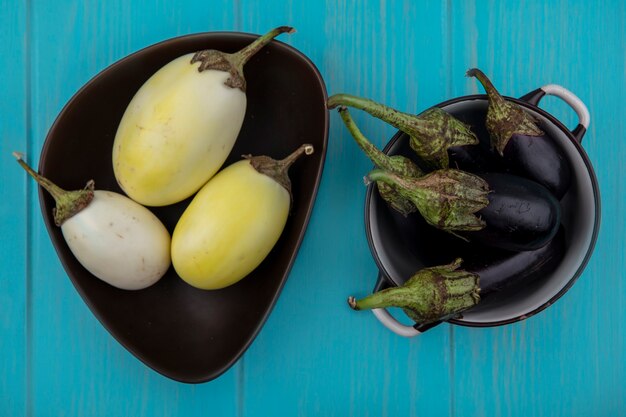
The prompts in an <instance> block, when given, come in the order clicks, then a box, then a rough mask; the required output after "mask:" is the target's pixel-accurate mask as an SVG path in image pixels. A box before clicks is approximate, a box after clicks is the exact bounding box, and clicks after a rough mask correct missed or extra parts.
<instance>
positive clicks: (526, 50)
mask: <svg viewBox="0 0 626 417" xmlns="http://www.w3.org/2000/svg"><path fill="white" fill-rule="evenodd" d="M596 6H597V5H594V4H592V3H587V2H564V1H561V2H556V1H555V2H543V1H525V2H507V3H506V4H504V3H502V2H488V3H487V2H485V3H482V2H481V3H480V5H479V4H471V3H468V2H462V1H458V2H454V3H453V10H454V12H453V25H452V26H453V28H454V32H453V37H452V39H453V40H454V42H453V44H454V47H453V50H452V56H453V57H454V60H455V62H454V65H453V66H452V68H453V69H454V72H455V74H454V75H453V76H452V75H451V80H453V91H454V93H455V94H456V95H461V94H466V93H472V92H475V91H476V82H475V81H474V80H467V79H463V70H464V69H466V67H470V66H478V67H480V68H482V69H483V70H484V71H485V72H486V73H487V74H489V75H490V76H492V77H493V78H492V79H493V81H494V83H496V85H497V86H499V88H500V89H501V92H502V93H503V94H507V95H511V96H514V97H517V96H521V95H523V94H525V93H526V92H528V91H531V90H534V89H535V88H538V87H540V86H542V85H545V84H550V83H557V84H561V85H563V86H565V87H566V88H568V89H570V90H571V91H573V92H574V93H575V94H577V95H578V96H579V97H580V98H581V99H582V100H583V101H584V102H585V103H586V104H587V105H588V107H589V108H590V110H591V126H590V129H589V132H588V133H587V135H586V136H585V138H584V139H583V145H584V148H585V149H586V151H587V152H588V154H589V156H590V158H591V161H592V162H593V164H594V166H595V167H596V174H597V176H598V180H599V182H600V192H601V195H602V205H603V207H602V227H601V232H600V238H599V241H598V244H597V247H596V250H595V254H594V256H593V257H592V259H591V262H590V264H589V266H588V267H587V269H586V271H585V273H583V275H582V276H581V277H580V279H579V281H578V282H577V283H576V284H575V285H574V287H573V288H572V289H571V290H570V291H569V292H568V293H567V294H566V295H565V296H564V297H563V298H562V299H561V300H560V301H559V302H558V303H556V304H555V305H553V306H551V307H550V308H549V309H548V310H546V311H544V312H542V313H541V314H539V315H538V316H535V317H532V318H530V319H528V320H526V321H524V322H522V323H519V324H515V325H511V326H507V327H502V328H495V329H489V330H481V329H463V328H458V329H455V334H454V340H455V344H454V358H455V361H454V368H455V376H456V378H455V384H456V387H455V393H456V395H455V403H454V408H455V410H456V413H455V414H457V415H467V414H469V413H471V414H473V415H484V416H491V415H503V416H518V415H519V416H522V415H533V416H590V415H597V416H613V415H623V414H624V413H626V409H625V406H626V404H625V400H624V399H625V398H626V386H625V381H626V362H625V361H624V354H625V349H624V347H625V346H624V345H625V342H626V326H625V325H624V323H623V320H622V319H621V318H620V315H621V314H620V313H619V312H622V311H624V303H625V296H626V293H625V289H626V286H625V285H624V276H623V272H622V271H623V270H624V267H626V261H625V258H624V255H623V253H624V243H623V242H624V235H625V234H626V224H625V223H624V219H623V216H622V215H620V213H621V209H623V207H624V201H625V198H624V194H623V190H624V187H625V186H626V184H625V183H624V180H623V179H622V177H621V176H620V175H619V174H618V173H619V172H623V163H622V162H621V160H622V159H623V158H624V155H626V148H625V145H624V134H623V131H624V130H623V129H624V121H623V117H621V116H618V112H616V109H618V108H622V107H623V106H621V105H620V104H618V103H620V101H621V100H622V99H623V97H624V96H625V93H626V82H625V81H626V79H625V72H624V61H625V55H624V50H625V47H626V44H625V39H626V38H625V36H624V34H625V32H624V26H623V22H624V21H625V19H626V16H625V15H624V4H623V2H619V1H615V2H607V3H603V5H602V7H600V8H598V7H596ZM600 28H601V29H600ZM541 106H542V107H543V108H545V109H547V110H548V111H549V112H551V113H552V114H554V115H555V116H557V117H558V118H559V119H560V120H562V121H563V122H564V123H565V124H566V125H568V126H570V127H572V128H573V127H574V126H575V125H576V123H577V121H576V115H575V113H574V112H573V111H572V110H571V109H570V108H569V107H568V106H567V105H565V104H564V103H563V102H561V101H560V100H558V99H556V98H548V99H546V100H543V101H542V103H541Z"/></svg>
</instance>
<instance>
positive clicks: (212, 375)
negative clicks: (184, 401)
mask: <svg viewBox="0 0 626 417" xmlns="http://www.w3.org/2000/svg"><path fill="white" fill-rule="evenodd" d="M259 36H261V35H259V34H256V33H250V32H240V31H215V32H197V33H190V34H186V35H181V36H175V37H172V38H167V39H164V40H162V41H159V42H156V43H153V44H150V45H148V46H145V47H143V48H141V49H138V50H136V51H134V52H132V53H129V54H128V55H125V56H123V57H122V58H119V59H117V60H116V61H115V62H113V63H111V64H110V65H108V66H106V67H105V68H103V69H101V70H100V71H98V73H97V74H96V75H94V76H93V77H91V78H90V79H89V80H88V81H87V82H85V83H84V84H83V85H82V86H81V87H80V88H79V89H78V90H77V91H76V92H75V93H74V94H73V95H72V97H71V98H70V99H69V100H68V101H67V102H66V103H65V105H64V106H63V108H62V109H61V111H60V112H59V114H58V115H57V116H56V118H55V119H54V122H53V123H52V125H51V126H50V128H49V130H48V133H47V134H46V137H45V139H44V143H43V146H42V149H41V153H40V157H39V161H38V170H39V171H40V172H41V167H42V166H45V161H46V158H47V155H48V153H49V152H50V149H51V142H52V141H51V138H52V137H53V136H55V135H56V134H57V133H56V130H57V129H58V125H59V121H60V120H62V119H63V118H64V117H65V116H66V114H67V113H68V112H69V111H70V108H71V107H72V106H73V105H74V102H75V101H76V100H77V99H78V97H80V96H81V95H82V94H84V93H85V91H86V90H87V89H88V88H90V86H91V85H93V84H94V83H97V82H99V81H100V80H101V79H102V78H103V77H105V76H106V73H108V72H109V71H112V70H115V69H116V68H117V67H118V66H120V65H122V64H123V63H125V62H127V61H129V60H132V59H137V58H138V57H140V56H141V55H144V54H147V53H151V52H152V51H153V50H155V49H158V48H161V47H164V46H167V45H169V44H171V43H176V42H180V41H183V40H187V39H193V38H196V39H205V40H206V42H208V43H210V40H211V38H216V37H229V38H231V39H241V40H246V41H248V42H250V41H252V40H254V39H256V38H258V37H259ZM270 46H274V47H277V48H281V49H283V50H284V51H286V52H287V53H288V54H290V55H292V56H295V57H297V58H298V59H300V60H301V62H303V63H304V64H305V65H306V66H307V67H309V68H310V70H311V73H312V74H313V75H314V77H315V79H316V81H317V85H318V87H319V89H320V92H321V93H322V100H323V104H324V109H325V111H324V126H323V132H324V137H323V139H322V145H323V146H322V149H319V150H318V149H316V152H319V153H320V154H321V155H322V156H321V160H320V164H319V167H318V169H317V172H316V178H317V180H316V182H315V184H314V186H313V189H312V194H313V199H312V204H311V205H310V206H309V207H308V209H307V211H306V213H305V216H304V225H305V227H303V228H302V230H300V233H299V234H298V237H297V239H296V242H295V246H294V251H293V253H292V255H291V256H290V258H289V261H288V263H287V267H286V269H285V273H284V276H283V279H282V280H281V282H280V284H279V285H278V287H277V289H276V292H275V294H274V295H273V297H272V298H271V300H270V302H269V303H268V309H267V310H266V312H265V314H263V315H262V317H260V319H259V320H258V322H257V326H256V327H255V328H254V330H253V331H252V332H251V333H250V337H249V338H248V340H247V341H246V342H245V343H244V344H243V345H242V346H241V348H240V349H238V350H237V351H236V352H234V354H233V356H232V357H231V358H230V359H229V360H228V361H225V362H224V363H223V364H222V366H221V367H219V368H216V369H215V370H213V371H212V372H209V373H205V374H204V375H201V376H197V377H194V378H190V377H187V376H185V375H183V374H180V373H175V372H174V373H173V372H171V371H167V370H164V369H161V368H160V367H159V366H158V364H156V363H153V362H151V361H150V360H148V358H147V357H146V356H145V355H143V354H142V353H141V352H139V351H137V350H136V349H134V348H133V346H130V345H129V344H128V343H127V341H126V340H121V339H119V338H117V337H116V336H115V335H114V334H113V333H112V331H111V330H110V329H109V327H108V326H107V325H106V324H105V322H107V320H105V318H104V317H103V316H102V315H101V314H100V313H98V312H97V310H96V309H95V308H94V305H93V304H92V303H91V299H90V298H89V297H88V296H87V294H86V293H85V292H84V291H83V288H82V287H81V286H80V285H77V282H76V281H75V279H74V277H73V276H72V275H71V274H69V273H67V270H68V266H67V265H66V263H65V261H64V260H63V258H62V257H61V256H59V260H60V261H61V264H62V265H63V267H64V270H65V271H66V274H67V276H68V277H69V279H70V281H71V282H72V285H73V286H74V288H75V289H76V291H77V292H78V294H79V295H80V297H81V299H82V300H83V302H84V303H85V304H86V305H87V307H88V308H89V310H90V312H91V313H92V314H93V315H94V316H95V317H96V319H97V320H98V322H99V323H100V324H101V325H102V327H104V328H105V329H106V331H107V332H108V333H109V334H110V335H111V336H112V337H113V339H115V340H116V341H117V342H118V343H119V344H120V345H122V346H123V347H124V348H125V349H126V350H128V351H129V352H130V353H132V355H133V356H135V357H136V358H137V359H139V360H140V361H141V362H142V363H143V364H144V365H146V366H148V367H149V368H150V369H152V370H154V371H156V372H157V373H159V374H161V375H163V376H165V377H167V378H170V379H172V380H175V381H178V382H183V383H188V384H199V383H204V382H208V381H211V380H214V379H216V378H218V377H219V376H221V375H222V374H223V373H225V372H226V371H227V370H229V369H230V368H231V367H232V366H233V365H234V364H235V363H236V362H237V361H238V360H239V359H240V358H241V356H242V355H243V354H244V353H245V352H246V350H248V348H249V347H250V345H251V344H252V343H253V342H254V340H255V339H256V338H257V336H258V334H259V332H260V331H261V329H262V328H263V326H264V325H265V323H266V321H267V319H268V318H269V316H270V314H271V313H272V311H273V309H274V307H275V306H276V302H277V300H278V297H279V296H280V294H281V293H282V290H283V287H284V286H285V283H286V281H287V279H288V278H289V275H290V273H291V270H292V268H293V265H294V263H295V259H296V257H297V255H298V253H299V251H300V247H301V245H302V241H303V240H304V235H305V234H306V229H307V228H308V225H309V222H310V220H311V215H312V212H313V207H314V205H315V199H316V197H317V193H318V191H319V187H320V183H321V179H322V173H323V170H324V165H325V160H326V153H327V148H328V136H329V127H330V115H329V111H328V109H327V108H326V101H328V92H327V89H326V84H325V82H324V78H323V77H322V75H321V73H320V71H319V69H318V68H317V66H316V65H315V63H314V62H313V61H312V60H311V59H310V58H309V57H308V56H306V55H305V54H304V53H303V52H301V51H299V50H298V49H296V48H295V47H293V46H291V45H289V44H287V43H285V42H282V41H280V40H278V39H273V40H272V42H271V43H270V44H269V45H267V46H266V47H270ZM42 174H44V175H45V172H42ZM38 188H39V192H38V194H39V205H40V208H41V211H42V215H43V218H44V223H45V225H46V228H47V229H48V230H50V229H51V228H53V227H54V228H56V227H57V226H56V225H54V224H53V223H52V222H51V216H49V215H48V213H46V212H45V211H44V208H45V204H44V201H45V198H46V192H45V191H44V190H43V189H42V188H41V187H38ZM51 240H52V243H53V246H54V248H55V251H56V252H57V254H59V255H60V252H61V248H60V247H58V245H57V243H56V242H55V240H54V239H51Z"/></svg>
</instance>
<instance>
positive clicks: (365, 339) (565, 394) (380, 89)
mask: <svg viewBox="0 0 626 417" xmlns="http://www.w3.org/2000/svg"><path fill="white" fill-rule="evenodd" d="M0 10H1V11H0V27H1V28H2V29H1V30H0V52H1V53H0V61H1V66H0V68H2V71H3V77H2V79H1V81H0V83H1V85H2V91H3V97H2V100H1V101H0V110H1V111H0V134H1V137H2V142H1V143H2V145H1V147H0V149H1V151H2V154H1V155H0V174H1V175H2V182H0V184H1V185H0V197H1V200H0V201H1V203H0V213H1V214H2V216H1V217H0V232H1V233H2V240H1V242H2V243H1V245H0V260H1V261H2V265H3V266H4V274H2V279H1V280H0V355H1V357H2V360H1V361H0V372H1V374H0V375H1V378H0V404H2V405H1V406H0V415H1V416H4V415H6V416H21V415H24V416H84V415H89V416H117V415H120V416H121V415H124V416H125V415H147V416H196V415H198V416H200V415H202V416H204V415H216V416H217V415H225V416H232V415H236V416H268V415H275V416H279V415H338V416H339V415H341V416H345V415H354V416H362V415H370V416H379V415H389V416H395V415H411V416H431V415H432V416H466V415H481V416H492V415H508V416H528V415H533V416H591V415H593V416H616V415H626V324H625V323H624V320H623V318H622V317H621V316H622V314H623V312H624V310H625V309H626V284H624V281H623V280H624V277H623V273H622V271H623V270H624V269H625V267H626V261H625V260H624V256H623V255H624V235H625V234H626V223H625V222H624V216H623V215H622V213H623V210H624V209H626V204H625V202H626V198H625V197H624V191H625V190H624V188H625V183H624V180H623V179H622V178H621V177H620V174H621V172H622V169H621V161H622V159H624V157H626V145H624V140H626V138H625V137H624V136H625V135H624V133H623V132H624V129H625V128H626V125H625V122H624V118H623V104H622V101H623V98H624V97H626V72H625V71H624V68H626V55H625V54H624V51H625V50H626V33H625V30H626V29H625V28H624V22H625V21H626V11H625V6H624V4H623V2H621V1H618V0H615V1H606V2H602V3H597V4H596V3H593V2H585V1H570V2H565V1H550V2H544V1H540V0H534V1H524V2H518V1H506V2H495V1H494V2H465V1H456V0H448V1H446V2H441V3H440V2H413V1H409V0H406V1H403V2H402V1H382V0H381V1H374V0H367V1H357V0H353V1H326V2H322V1H314V0H310V1H296V0H292V1H288V2H281V1H277V0H272V1H269V0H267V1H264V2H253V1H247V0H240V1H235V2H229V1H226V0H220V1H207V0H204V1H158V2H148V1H135V2H128V1H123V0H112V1H107V2H97V1H88V2H81V3H77V2H73V1H66V0H58V1H54V2H52V1H49V2H45V1H38V0H19V1H18V0H1V1H0ZM279 24H291V25H293V26H295V27H296V28H297V29H298V32H297V33H295V34H294V35H291V36H289V37H284V38H282V40H284V41H286V42H288V43H289V44H291V45H293V46H294V47H296V48H298V49H299V50H301V51H302V52H304V53H305V54H307V55H308V56H309V57H311V59H312V60H313V61H314V62H315V63H316V65H317V66H318V68H319V69H320V71H321V73H322V75H323V76H324V78H325V80H326V83H327V88H328V91H329V93H336V92H350V93H354V94H360V95H364V96H368V97H371V98H374V99H377V100H381V101H384V102H386V103H389V104H391V105H394V106H396V107H399V108H402V109H404V110H407V111H419V110H422V109H424V108H426V107H428V106H430V105H432V104H435V103H437V102H440V101H443V100H445V99H447V98H450V97H453V96H458V95H463V94H467V93H473V92H476V91H478V89H477V86H476V83H475V81H473V80H469V79H467V78H465V77H464V71H465V70H466V69H467V68H469V67H471V66H479V67H480V68H482V69H484V70H485V71H486V72H487V73H488V74H490V75H491V76H492V77H493V80H494V82H496V83H497V85H498V86H499V87H500V88H501V90H502V91H503V92H504V93H506V94H508V95H513V96H519V95H522V94H524V93H526V92H527V91H530V90H532V89H535V88H537V87H539V86H541V85H543V84H548V83H558V84H562V85H564V86H565V87H567V88H569V89H571V90H572V91H574V92H575V93H576V94H577V95H579V97H580V98H581V99H582V100H583V101H585V102H586V104H587V105H588V106H589V108H590V111H591V116H592V120H591V126H590V130H589V132H588V133H587V136H586V137H585V140H584V146H585V148H586V149H587V151H588V153H589V155H590V157H591V159H592V161H593V163H594V165H595V167H596V172H597V175H598V179H599V181H600V186H601V191H602V197H603V201H602V203H603V224H602V230H601V233H600V238H599V241H598V244H597V248H596V251H595V254H594V256H593V258H592V259H591V262H590V264H589V266H588V267H587V269H586V271H585V273H584V274H583V276H582V277H581V278H580V280H579V281H578V282H577V283H576V285H575V286H574V287H573V288H572V290H571V291H570V292H568V293H567V294H566V295H565V296H564V297H563V298H562V299H561V300H560V301H559V302H558V303H557V304H555V305H554V306H552V307H550V308H549V309H548V310H546V311H545V312H543V313H541V314H540V315H538V316H535V317H532V318H530V319H528V320H526V321H524V322H521V323H518V324H514V325H510V326H507V327H500V328H494V329H467V328H460V327H453V326H449V325H442V326H439V327H437V328H435V329H433V330H432V331H429V332H428V333H426V334H424V335H423V336H420V337H418V338H415V339H411V340H407V339H403V338H400V337H398V336H395V335H393V334H391V333H390V332H388V331H387V330H385V329H383V328H382V327H381V326H380V325H379V324H378V323H377V322H376V321H375V319H374V318H373V317H372V315H371V314H368V313H355V312H352V311H350V310H349V309H348V308H347V306H346V304H345V298H346V296H348V295H350V294H355V295H363V294H365V293H366V292H368V291H369V290H370V289H371V287H372V286H373V283H374V279H375V273H376V271H375V265H374V262H373V261H372V259H371V257H370V254H369V250H368V248H367V244H366V241H365V233H364V229H363V218H362V207H363V199H364V195H365V187H364V186H363V185H362V180H361V177H362V175H363V174H364V173H365V172H367V170H368V169H369V168H370V163H369V162H368V161H367V160H366V159H365V157H363V156H362V155H361V154H360V153H359V151H358V149H357V147H356V146H355V145H354V144H353V142H352V141H351V139H350V138H349V136H348V134H347V132H346V130H345V129H344V127H343V126H342V124H341V122H340V120H339V118H338V117H337V115H336V114H333V115H332V117H331V129H330V143H329V148H328V155H327V161H326V168H325V171H324V176H323V180H322V184H321V187H320V190H319V195H318V198H317V203H316V206H315V210H314V213H313V216H312V218H311V223H310V225H309V229H308V232H307V235H306V237H305V240H304V242H303V245H302V248H301V250H300V254H299V257H298V259H297V261H296V263H295V266H294V268H293V270H292V273H291V276H290V278H289V280H288V282H287V284H286V286H285V288H284V290H283V293H282V295H281V297H280V299H279V301H278V303H277V305H276V307H275V309H274V311H273V313H272V315H271V316H270V318H269V320H268V321H267V323H266V325H265V327H264V328H263V330H262V331H261V333H260V334H259V336H258V338H257V339H256V340H255V342H254V344H253V345H252V346H251V348H250V349H249V350H248V351H247V352H246V354H245V355H244V356H243V358H242V359H241V360H240V361H239V362H238V363H237V364H236V365H235V366H234V367H233V368H232V369H231V370H229V371H228V372H227V373H226V374H224V375H223V376H222V377H220V378H219V379H217V380H215V381H212V382H209V383H206V384H202V385H197V386H192V385H184V384H180V383H176V382H173V381H170V380H168V379H166V378H164V377H162V376H161V375H158V374H156V373H155V372H153V371H151V370H149V369H147V368H146V367H145V366H144V365H142V364H141V363H140V362H139V361H138V360H136V359H135V358H134V357H133V356H132V355H131V354H129V353H128V352H127V351H125V350H124V349H123V348H122V347H121V346H120V345H119V344H118V343H117V342H116V341H115V340H113V339H112V338H111V336H110V335H109V334H108V333H107V332H106V331H105V330H104V329H103V328H102V327H101V326H100V325H99V323H98V322H97V320H96V319H95V318H94V317H93V316H92V315H91V313H90V312H89V310H88V309H87V308H86V306H85V305H84V304H83V302H82V301H81V299H80V297H79V296H78V294H77V293H76V291H75V290H74V288H73V287H72V285H71V283H70V282H69V280H68V279H67V277H66V275H65V272H64V271H63V269H62V267H61V265H60V263H59V261H58V260H57V258H56V255H55V253H54V250H53V248H52V245H51V243H50V240H49V238H48V236H47V233H46V231H45V228H44V225H43V221H42V218H41V214H40V209H39V205H38V199H37V195H36V187H34V186H33V184H32V183H31V182H29V181H27V180H26V178H25V176H24V174H23V173H22V172H21V171H20V170H19V168H18V166H17V165H16V164H15V162H14V161H13V158H12V157H11V155H10V154H11V151H13V150H23V151H25V152H26V153H27V155H28V160H29V161H30V162H32V163H36V161H37V160H38V158H39V153H40V150H41V147H42V144H43V140H44V138H45V134H46V132H47V130H48V128H49V127H50V125H51V124H52V122H53V121H54V118H55V117H56V115H57V114H58V112H59V111H60V110H61V108H62V106H63V105H64V104H65V102H66V101H67V100H68V99H69V98H70V97H71V96H72V95H73V94H74V93H75V92H76V90H77V89H78V88H80V86H81V85H83V84H84V83H85V82H86V81H88V80H89V79H90V78H91V77H92V76H94V75H95V74H96V73H97V72H98V71H100V70H102V69H103V68H105V67H106V66H108V65H110V64H111V63H113V62H115V61H116V60H117V59H119V58H121V57H123V56H125V55H127V54H129V53H131V52H133V51H135V50H137V49H139V48H142V47H144V46H147V45H149V44H152V43H154V42H157V41H160V40H163V39H166V38H170V37H173V36H178V35H182V34H187V33H193V32H200V31H211V30H241V31H247V32H255V33H259V32H264V31H265V30H267V29H268V28H270V27H273V26H275V25H279ZM542 106H543V107H544V108H546V109H547V110H548V111H550V112H552V113H553V114H555V115H556V116H557V117H559V118H560V119H561V120H563V121H564V122H566V124H567V125H568V126H571V127H573V126H574V125H575V124H576V118H575V115H574V113H573V112H572V111H571V110H570V109H569V108H568V107H567V106H565V105H564V104H562V103H561V102H559V101H558V100H556V99H546V100H545V101H544V102H542ZM354 115H355V117H356V119H357V122H359V123H360V125H361V127H362V128H363V130H364V131H365V132H366V134H367V135H368V136H369V137H370V138H371V139H372V140H373V141H374V142H375V143H376V144H378V145H382V144H384V143H385V142H386V141H387V139H388V138H389V137H390V136H391V135H392V134H393V129H392V128H390V127H388V126H385V125H384V124H382V123H380V122H378V121H375V120H373V119H371V118H367V117H365V116H364V115H363V114H360V113H358V112H354ZM68 166H70V165H69V164H68Z"/></svg>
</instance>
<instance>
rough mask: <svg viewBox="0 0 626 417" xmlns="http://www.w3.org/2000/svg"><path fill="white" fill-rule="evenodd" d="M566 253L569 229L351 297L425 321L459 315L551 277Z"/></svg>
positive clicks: (364, 305) (360, 306)
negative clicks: (538, 244)
mask: <svg viewBox="0 0 626 417" xmlns="http://www.w3.org/2000/svg"><path fill="white" fill-rule="evenodd" d="M564 255H565V233H564V231H563V229H560V230H559V233H558V234H557V235H556V236H555V237H554V239H552V240H551V241H550V243H548V244H547V245H545V246H544V247H542V248H540V249H537V250H534V251H524V252H518V253H505V252H491V253H490V252H483V253H481V254H480V256H479V258H480V259H477V260H473V261H469V262H467V263H465V264H464V265H463V268H461V263H462V260H461V259H456V260H455V261H454V262H453V263H451V264H449V265H442V266H435V267H430V268H424V269H422V270H420V271H418V272H416V273H415V274H414V275H413V276H412V277H411V278H409V279H408V280H407V281H406V282H405V283H404V284H403V285H401V286H399V287H391V288H387V289H384V290H381V291H378V292H375V293H374V294H371V295H368V296H367V297H365V298H363V299H360V300H356V299H355V298H354V297H349V298H348V304H349V305H350V307H351V308H353V309H354V310H367V309H372V308H387V307H399V308H402V309H404V311H405V312H406V313H407V315H408V316H409V317H411V318H412V319H413V320H415V321H416V322H417V323H420V324H430V323H435V322H438V321H443V320H447V319H450V318H453V317H458V316H459V315H460V313H462V312H463V311H466V310H468V309H470V308H472V307H474V306H476V305H477V304H478V303H479V302H480V303H485V302H493V301H495V300H496V299H497V298H498V297H499V296H501V295H504V294H507V293H508V294H511V292H513V291H518V290H521V289H522V288H523V287H524V286H527V285H530V284H532V283H533V282H534V281H536V280H538V279H541V278H544V277H546V276H547V275H548V274H550V273H552V272H553V271H554V270H555V269H556V267H557V266H558V265H559V264H560V263H561V261H562V260H563V257H564Z"/></svg>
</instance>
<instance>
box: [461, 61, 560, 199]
mask: <svg viewBox="0 0 626 417" xmlns="http://www.w3.org/2000/svg"><path fill="white" fill-rule="evenodd" d="M467 75H468V76H470V77H476V78H477V79H478V81H480V83H481V84H482V86H483V87H484V89H485V91H486V92H487V97H488V99H489V107H488V109H487V120H486V126H487V131H488V132H489V135H490V137H491V146H492V147H493V148H495V149H496V150H497V151H498V153H499V154H500V155H501V156H502V157H503V158H504V160H505V163H506V165H507V167H509V168H510V169H511V172H513V173H516V174H518V175H521V176H524V177H526V178H529V179H531V180H533V181H536V182H538V183H539V184H541V185H543V186H544V187H546V188H547V189H548V190H550V192H551V193H552V194H554V196H555V197H556V198H557V199H559V200H560V199H561V198H562V197H563V195H565V193H566V192H567V190H568V188H569V186H570V182H571V167H570V165H569V162H568V160H567V159H566V158H565V155H564V154H563V152H562V151H561V149H560V148H559V147H558V146H557V145H556V143H555V141H554V139H553V138H551V137H550V136H549V135H548V134H547V133H545V132H544V131H543V130H541V128H540V126H539V123H538V122H537V120H535V118H534V117H533V116H531V115H530V114H529V113H527V112H525V111H524V110H523V109H522V107H521V106H520V105H518V104H516V103H513V102H512V101H508V100H505V99H504V98H503V97H502V96H501V95H500V93H498V90H496V88H495V87H494V86H493V84H492V83H491V81H490V80H489V78H487V76H486V75H485V74H484V73H483V72H482V71H481V70H479V69H477V68H472V69H470V70H469V71H467Z"/></svg>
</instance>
